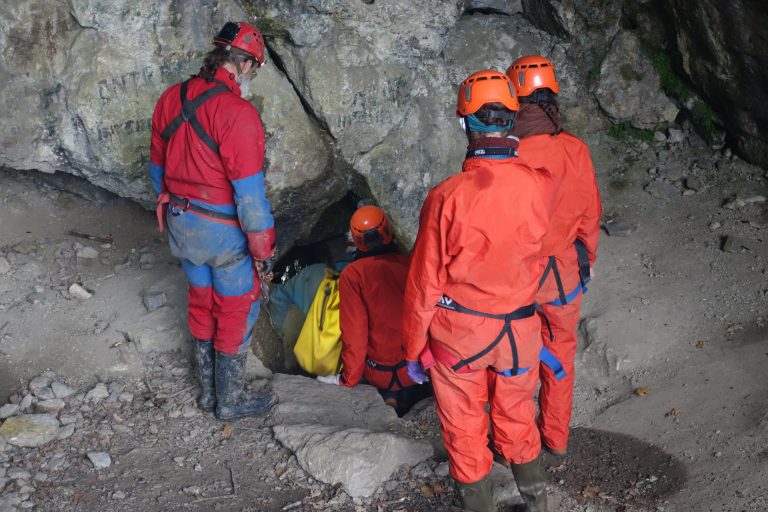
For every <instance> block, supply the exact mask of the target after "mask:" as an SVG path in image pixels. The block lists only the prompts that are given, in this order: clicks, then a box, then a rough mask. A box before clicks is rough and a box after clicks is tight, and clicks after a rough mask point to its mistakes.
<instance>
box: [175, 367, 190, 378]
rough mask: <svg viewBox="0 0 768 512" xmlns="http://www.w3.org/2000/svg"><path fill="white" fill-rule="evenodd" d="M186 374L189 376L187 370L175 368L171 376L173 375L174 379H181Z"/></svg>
mask: <svg viewBox="0 0 768 512" xmlns="http://www.w3.org/2000/svg"><path fill="white" fill-rule="evenodd" d="M186 374H187V369H186V368H174V369H173V370H171V375H173V376H174V377H181V376H182V375H186Z"/></svg>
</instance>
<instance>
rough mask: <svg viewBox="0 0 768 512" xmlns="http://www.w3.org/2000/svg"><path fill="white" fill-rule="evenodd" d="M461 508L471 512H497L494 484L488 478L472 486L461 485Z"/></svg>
mask: <svg viewBox="0 0 768 512" xmlns="http://www.w3.org/2000/svg"><path fill="white" fill-rule="evenodd" d="M459 496H460V498H461V508H462V509H463V510H467V511H471V512H496V505H495V504H494V503H493V482H491V478H490V477H489V476H486V477H485V478H483V479H482V480H480V481H477V482H474V483H471V484H462V483H459Z"/></svg>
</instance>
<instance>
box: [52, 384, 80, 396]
mask: <svg viewBox="0 0 768 512" xmlns="http://www.w3.org/2000/svg"><path fill="white" fill-rule="evenodd" d="M51 390H53V394H54V395H56V398H67V397H69V396H72V395H74V394H75V390H74V389H72V388H71V387H69V386H67V385H66V384H63V383H61V382H59V381H56V382H53V383H52V384H51Z"/></svg>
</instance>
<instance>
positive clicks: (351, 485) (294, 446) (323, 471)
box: [273, 424, 432, 497]
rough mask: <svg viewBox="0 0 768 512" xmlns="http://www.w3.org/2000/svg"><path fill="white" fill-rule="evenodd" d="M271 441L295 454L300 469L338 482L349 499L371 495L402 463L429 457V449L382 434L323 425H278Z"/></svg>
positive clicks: (419, 460) (400, 438)
mask: <svg viewBox="0 0 768 512" xmlns="http://www.w3.org/2000/svg"><path fill="white" fill-rule="evenodd" d="M273 431H274V434H275V438H276V439H277V440H278V441H280V443H282V444H283V445H284V446H285V447H286V448H288V449H289V450H291V451H292V452H294V453H295V454H296V459H297V460H298V462H299V464H300V465H301V467H302V468H303V469H304V470H305V471H306V472H307V473H309V474H310V475H312V477H313V478H315V479H317V480H320V481H321V482H325V483H327V484H331V485H333V484H336V483H339V482H340V483H341V484H342V487H343V488H344V490H345V491H346V492H347V493H348V494H349V495H350V496H353V497H355V496H362V497H365V496H371V495H372V494H373V493H374V492H376V489H377V488H378V487H379V485H381V484H382V483H384V482H385V481H387V480H388V479H389V477H390V476H391V475H392V473H393V472H394V471H395V470H396V469H397V468H398V467H399V466H401V465H402V464H408V465H410V466H415V465H416V464H418V463H419V462H421V461H422V460H424V459H427V458H428V457H431V456H432V446H431V445H430V444H429V443H427V442H424V441H415V440H413V439H408V438H405V437H401V436H398V435H395V434H391V433H386V432H371V431H369V430H364V429H360V428H349V429H344V428H340V427H332V426H323V425H316V424H314V425H308V424H299V425H278V426H275V427H273Z"/></svg>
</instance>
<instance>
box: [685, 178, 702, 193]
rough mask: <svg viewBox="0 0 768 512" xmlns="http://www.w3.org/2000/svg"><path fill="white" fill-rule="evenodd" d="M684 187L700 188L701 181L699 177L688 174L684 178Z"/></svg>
mask: <svg viewBox="0 0 768 512" xmlns="http://www.w3.org/2000/svg"><path fill="white" fill-rule="evenodd" d="M685 187H686V188H688V189H690V190H701V188H702V183H701V180H700V179H699V178H696V177H693V176H688V177H687V178H685Z"/></svg>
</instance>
